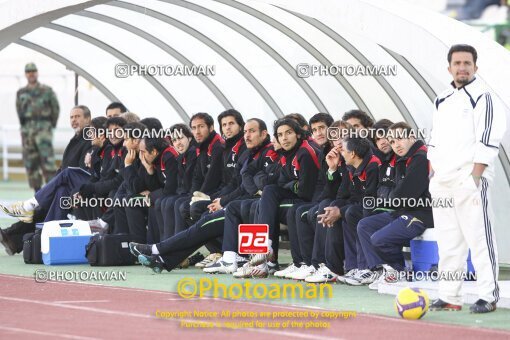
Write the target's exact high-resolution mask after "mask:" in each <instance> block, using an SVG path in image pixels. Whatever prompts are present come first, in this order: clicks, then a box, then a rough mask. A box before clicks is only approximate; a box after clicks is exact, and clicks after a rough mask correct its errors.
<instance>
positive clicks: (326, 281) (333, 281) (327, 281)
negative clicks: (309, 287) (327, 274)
mask: <svg viewBox="0 0 510 340" xmlns="http://www.w3.org/2000/svg"><path fill="white" fill-rule="evenodd" d="M305 282H306V283H338V280H337V279H336V278H334V279H331V280H327V279H325V280H322V281H307V280H306V279H305Z"/></svg>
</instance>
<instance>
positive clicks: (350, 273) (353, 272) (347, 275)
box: [336, 268, 358, 283]
mask: <svg viewBox="0 0 510 340" xmlns="http://www.w3.org/2000/svg"><path fill="white" fill-rule="evenodd" d="M357 273H358V268H354V269H351V270H349V271H348V272H347V273H345V274H344V275H339V276H338V277H337V278H336V280H337V281H338V282H340V283H345V280H347V279H348V278H350V277H353V276H355V275H356V274H357Z"/></svg>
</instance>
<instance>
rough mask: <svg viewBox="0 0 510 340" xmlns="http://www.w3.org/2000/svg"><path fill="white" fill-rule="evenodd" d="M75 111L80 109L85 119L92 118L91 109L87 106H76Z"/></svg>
mask: <svg viewBox="0 0 510 340" xmlns="http://www.w3.org/2000/svg"><path fill="white" fill-rule="evenodd" d="M73 109H80V110H81V111H82V112H83V118H90V116H91V114H90V109H89V108H88V106H85V105H76V106H75V107H73Z"/></svg>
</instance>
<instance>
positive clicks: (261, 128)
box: [246, 118, 267, 132]
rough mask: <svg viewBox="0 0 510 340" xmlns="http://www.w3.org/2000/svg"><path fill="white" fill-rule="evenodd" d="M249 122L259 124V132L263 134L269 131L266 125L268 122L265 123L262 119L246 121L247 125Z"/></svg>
mask: <svg viewBox="0 0 510 340" xmlns="http://www.w3.org/2000/svg"><path fill="white" fill-rule="evenodd" d="M248 122H257V124H259V131H260V132H262V131H264V130H265V131H267V125H266V122H264V121H263V120H262V119H260V118H250V119H248V120H247V121H246V123H248Z"/></svg>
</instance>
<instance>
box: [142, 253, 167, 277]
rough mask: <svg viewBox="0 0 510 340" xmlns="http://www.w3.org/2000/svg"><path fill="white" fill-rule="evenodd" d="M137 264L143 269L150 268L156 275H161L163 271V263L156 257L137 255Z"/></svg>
mask: <svg viewBox="0 0 510 340" xmlns="http://www.w3.org/2000/svg"><path fill="white" fill-rule="evenodd" d="M138 262H139V263H140V264H141V265H142V266H144V267H149V268H151V269H152V271H153V272H154V273H156V274H161V272H162V271H163V269H164V264H163V261H161V259H160V257H159V256H158V255H143V254H141V255H138Z"/></svg>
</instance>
